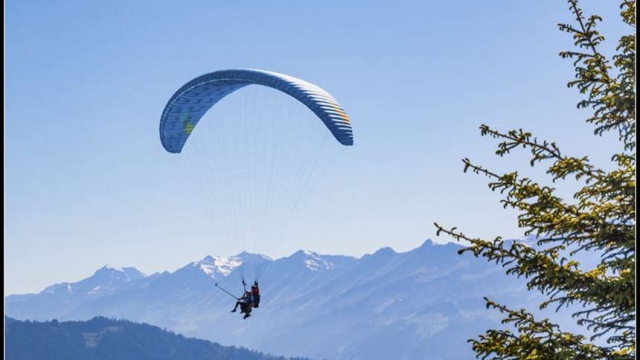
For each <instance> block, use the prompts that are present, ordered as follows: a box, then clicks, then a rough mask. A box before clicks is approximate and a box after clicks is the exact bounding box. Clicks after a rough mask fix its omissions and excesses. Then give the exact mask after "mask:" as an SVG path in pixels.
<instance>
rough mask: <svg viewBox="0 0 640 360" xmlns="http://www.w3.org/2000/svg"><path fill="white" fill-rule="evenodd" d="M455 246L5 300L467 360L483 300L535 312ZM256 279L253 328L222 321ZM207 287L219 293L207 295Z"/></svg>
mask: <svg viewBox="0 0 640 360" xmlns="http://www.w3.org/2000/svg"><path fill="white" fill-rule="evenodd" d="M460 248H461V246H460V245H458V244H455V243H448V244H444V245H440V244H435V243H433V242H432V241H431V240H427V241H425V242H424V243H423V244H422V245H421V246H419V247H418V248H416V249H413V250H411V251H408V252H396V251H394V250H393V249H391V248H388V247H387V248H382V249H380V250H378V251H376V252H375V253H373V254H367V255H364V256H362V257H360V258H355V257H349V256H340V255H320V254H317V253H314V252H310V251H302V250H301V251H298V252H296V253H294V254H292V255H291V256H288V257H284V258H281V259H277V260H272V259H270V258H268V257H266V256H263V255H259V254H250V253H246V252H244V253H241V254H238V255H236V256H232V257H220V256H206V257H204V258H203V259H201V260H199V261H194V262H192V263H189V264H187V265H186V266H184V267H182V268H180V269H178V270H176V271H174V272H163V273H155V274H152V275H146V274H144V273H143V272H141V271H139V270H137V269H136V268H133V267H127V268H113V267H109V266H105V267H103V268H101V269H99V270H97V271H96V272H95V274H93V275H92V276H90V277H88V278H86V279H84V280H82V281H79V282H75V283H61V284H55V285H52V286H49V287H47V288H46V289H44V290H43V291H41V292H40V293H38V294H26V295H10V296H8V297H6V298H5V313H6V315H7V316H11V317H13V318H16V319H32V320H40V321H44V320H50V319H57V320H60V321H62V320H87V319H91V318H93V317H94V316H105V317H114V318H124V319H129V320H132V321H136V322H143V323H148V324H151V325H156V326H159V327H164V328H167V329H170V330H172V331H175V332H178V333H181V334H184V335H185V336H192V337H197V338H202V339H207V340H211V341H215V342H218V343H221V344H223V345H234V346H244V347H247V348H251V349H256V350H258V351H261V352H267V353H274V354H279V355H284V356H304V357H310V358H314V359H338V360H342V359H368V360H375V359H454V360H455V359H467V358H470V357H472V356H473V353H472V351H471V348H470V345H469V344H468V343H467V342H466V340H467V339H469V338H472V337H476V336H477V335H478V334H482V333H484V331H485V330H486V329H488V328H490V327H493V328H496V327H503V326H502V325H501V324H500V314H499V313H497V312H496V311H491V310H486V309H485V304H484V301H483V299H482V297H483V296H488V297H490V298H491V299H492V300H497V301H500V302H502V303H505V304H509V305H510V306H512V307H516V308H518V307H527V308H532V307H533V308H535V304H537V303H539V300H540V298H539V297H538V296H537V295H536V294H535V293H530V292H528V291H527V289H526V284H525V281H524V280H522V279H517V278H514V277H510V276H506V275H505V274H504V269H502V268H501V267H499V266H496V265H495V264H489V263H487V262H486V261H485V260H483V259H477V258H474V257H473V256H472V255H468V254H464V255H459V254H458V250H459V249H460ZM255 275H260V276H259V283H260V289H261V294H262V300H261V303H260V307H259V308H258V309H254V311H253V313H252V317H250V318H249V319H247V320H243V319H242V317H241V316H240V315H239V314H231V313H230V310H231V309H232V307H233V305H234V303H235V300H234V299H233V298H232V297H231V296H229V294H227V293H225V292H224V291H221V289H220V288H218V286H219V287H221V288H222V289H225V290H228V291H230V292H231V293H233V294H234V295H235V294H237V296H240V295H241V294H242V291H243V288H242V284H241V279H242V278H243V277H244V278H245V279H246V280H247V282H252V281H253V280H254V276H255ZM216 284H217V285H218V286H216Z"/></svg>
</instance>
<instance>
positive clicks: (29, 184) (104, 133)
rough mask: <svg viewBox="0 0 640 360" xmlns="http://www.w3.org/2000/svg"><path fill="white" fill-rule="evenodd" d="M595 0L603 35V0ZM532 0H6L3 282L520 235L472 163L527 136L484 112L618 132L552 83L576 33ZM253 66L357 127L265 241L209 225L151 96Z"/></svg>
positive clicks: (547, 4)
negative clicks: (332, 102)
mask: <svg viewBox="0 0 640 360" xmlns="http://www.w3.org/2000/svg"><path fill="white" fill-rule="evenodd" d="M584 7H585V9H586V11H587V13H590V12H592V11H593V12H596V13H598V14H601V15H603V16H604V20H605V21H604V23H603V24H602V25H601V31H602V32H603V34H604V35H605V36H606V37H607V44H606V49H608V50H609V52H611V50H612V49H613V48H614V47H615V45H616V42H617V38H618V37H619V35H620V33H621V31H623V30H626V29H624V28H622V25H620V21H619V17H618V4H617V2H615V1H614V2H604V1H599V0H591V1H586V2H585V3H584ZM566 21H571V15H570V13H569V12H568V5H567V3H566V2H565V1H561V0H544V1H511V0H500V1H385V2H382V1H370V0H367V1H364V0H351V1H293V0H290V1H269V2H267V1H209V0H182V1H164V0H153V1H150V0H149V1H123V0H116V1H102V2H96V1H82V0H66V1H42V0H40V1H36V0H34V1H18V0H9V1H6V2H5V34H6V35H5V54H6V55H5V84H4V86H5V110H4V111H5V123H4V126H5V145H4V150H5V156H4V161H5V162H4V170H5V176H4V196H5V202H4V239H5V240H4V250H5V259H4V260H5V272H4V273H5V293H26V292H37V291H40V290H42V289H43V288H44V287H45V286H48V285H51V284H53V283H56V282H62V281H77V280H79V279H82V278H84V277H87V276H89V275H91V274H92V273H93V271H95V270H96V269H97V268H99V267H101V266H103V265H104V264H109V265H111V266H136V267H138V268H139V269H141V270H143V271H145V272H147V273H153V272H156V271H164V270H169V271H173V270H175V269H177V268H179V267H181V266H183V265H185V264H186V263H188V262H190V261H194V260H198V259H201V258H202V257H204V256H205V255H208V254H220V255H233V254H234V252H238V251H239V250H247V251H250V252H260V253H265V254H267V255H269V256H271V257H274V258H278V257H282V256H287V255H290V254H291V253H293V252H295V251H296V250H298V249H307V250H312V251H316V252H319V253H328V254H347V255H354V256H361V255H363V254H365V253H370V252H373V251H375V250H377V249H378V248H381V247H385V246H391V247H392V248H394V249H395V250H397V251H407V250H410V249H412V248H415V247H417V246H419V245H420V244H421V243H422V242H423V241H424V240H425V239H427V238H434V240H435V241H436V242H446V241H449V239H447V238H435V228H434V226H433V222H434V221H437V222H438V223H441V224H443V225H446V226H458V227H459V228H461V229H463V231H464V232H465V233H467V234H473V235H478V236H484V237H494V236H498V235H502V236H505V237H519V236H521V235H522V230H520V229H518V228H517V226H516V223H515V217H516V214H515V213H513V212H511V211H506V210H503V209H502V206H501V204H500V203H499V195H498V194H495V193H492V192H491V191H490V190H489V189H488V188H487V186H486V179H485V178H482V177H479V176H474V175H471V174H463V172H462V163H461V159H462V158H465V157H470V158H471V159H473V160H474V161H476V162H478V163H481V164H483V165H485V166H488V167H491V168H492V169H495V170H496V171H510V170H514V169H519V170H521V171H523V172H524V173H526V174H531V175H535V176H539V177H540V178H541V179H544V174H541V173H540V172H539V171H534V170H531V169H530V168H527V167H524V168H523V167H521V166H520V164H521V163H522V162H521V161H520V162H518V160H519V159H522V158H523V156H525V155H526V154H522V153H519V154H517V155H515V156H512V157H508V158H506V159H500V158H499V157H496V156H495V155H493V151H494V147H495V141H493V140H491V139H488V138H482V137H480V135H479V131H478V126H479V125H480V124H481V123H488V124H493V125H495V126H497V127H498V128H499V129H502V130H506V129H510V128H519V127H522V128H524V129H527V130H530V131H533V132H534V133H535V134H537V135H538V136H539V137H540V138H546V139H549V140H553V141H557V142H558V144H559V145H560V146H561V148H562V149H563V150H564V151H565V152H566V153H568V154H575V155H581V156H582V155H588V156H589V157H590V158H591V159H592V160H593V161H594V162H595V163H596V164H597V165H600V166H605V167H606V166H607V165H608V164H609V157H610V155H611V154H612V153H613V152H614V151H615V150H616V149H617V142H616V137H615V136H613V135H609V136H606V137H603V138H596V137H594V136H593V135H592V130H593V129H592V128H591V126H589V125H585V124H584V122H583V120H584V118H585V117H586V115H587V113H586V112H584V111H579V110H576V107H575V104H576V103H577V101H578V100H579V95H578V94H577V91H576V90H575V89H567V88H566V86H565V84H566V82H567V81H568V80H569V79H570V78H572V76H573V70H572V65H571V62H570V61H568V60H562V59H560V57H559V56H558V52H559V51H561V50H565V49H568V48H570V47H571V45H572V40H571V38H570V36H569V35H567V34H563V33H561V32H559V31H558V30H557V26H556V24H557V23H558V22H566ZM227 68H261V69H267V70H273V71H277V72H282V73H286V74H289V75H292V76H296V77H300V78H302V79H305V80H308V81H310V82H313V83H315V84H318V85H319V86H321V87H323V88H325V89H326V90H328V91H329V92H331V93H332V94H333V95H334V96H335V97H336V98H337V99H338V100H339V101H340V102H341V104H342V105H343V106H344V108H345V109H346V111H347V113H348V114H349V115H350V117H351V120H352V123H353V127H354V134H355V145H354V146H353V147H352V148H349V149H347V150H345V151H344V152H343V153H341V155H340V157H339V159H338V160H337V161H336V162H335V163H333V164H332V165H331V167H330V168H329V169H328V170H327V173H326V174H325V176H324V177H323V179H322V181H321V182H320V183H319V184H318V186H317V187H316V188H315V190H314V192H313V193H312V194H311V195H310V196H309V197H308V198H307V199H306V203H305V207H304V211H302V212H301V213H300V214H298V216H297V217H296V218H295V219H294V220H293V221H292V224H291V226H290V227H289V230H288V232H287V234H286V236H285V240H283V242H282V244H280V245H279V246H277V247H274V246H271V244H265V243H263V242H260V241H259V239H256V240H255V241H254V242H249V243H247V244H248V246H247V248H246V249H236V248H234V246H230V245H229V244H226V245H225V244H220V243H218V242H216V241H212V240H211V239H210V238H209V237H208V236H207V228H208V227H207V226H206V224H205V223H206V219H205V216H188V215H184V216H182V213H181V211H189V212H192V213H203V214H205V215H206V211H207V210H206V209H205V208H204V207H202V203H201V202H199V201H196V196H194V194H186V193H183V192H182V189H181V188H180V184H181V181H182V179H181V178H180V177H179V175H178V174H177V171H176V163H175V160H174V159H175V158H174V157H173V156H175V155H171V154H168V153H167V152H166V151H165V150H164V149H163V147H162V146H161V144H160V141H159V136H158V124H159V119H160V114H161V112H162V109H163V108H164V105H165V104H166V102H167V100H168V98H169V97H170V96H171V94H172V93H173V92H174V91H175V90H176V89H177V88H179V87H180V86H182V85H183V84H184V83H185V82H187V81H188V80H190V79H192V78H194V77H196V76H198V75H201V74H204V73H207V72H211V71H215V70H220V69H227Z"/></svg>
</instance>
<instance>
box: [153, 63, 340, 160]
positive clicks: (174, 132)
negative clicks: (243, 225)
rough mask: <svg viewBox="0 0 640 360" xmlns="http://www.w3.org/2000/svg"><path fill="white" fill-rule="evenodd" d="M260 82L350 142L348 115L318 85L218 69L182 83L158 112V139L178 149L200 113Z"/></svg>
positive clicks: (257, 72)
mask: <svg viewBox="0 0 640 360" xmlns="http://www.w3.org/2000/svg"><path fill="white" fill-rule="evenodd" d="M252 84H255V85H263V86H267V87H270V88H273V89H276V90H280V91H282V92H284V93H285V94H288V95H290V96H291V97H293V98H295V99H296V100H298V101H300V102H301V103H303V104H304V105H305V106H306V107H308V108H309V109H310V110H311V111H313V113H314V114H316V116H318V118H320V120H322V122H324V124H325V125H326V126H327V128H328V129H329V131H331V133H332V134H333V136H334V137H335V138H336V140H338V142H340V143H341V144H342V145H346V146H350V145H353V131H352V129H351V123H350V121H349V117H348V116H347V114H346V113H345V111H344V109H343V108H342V106H340V104H339V103H338V102H337V101H336V99H334V98H333V96H331V95H330V94H329V93H328V92H326V91H325V90H323V89H321V88H320V87H318V86H316V85H314V84H311V83H309V82H306V81H304V80H300V79H297V78H294V77H292V76H288V75H284V74H279V73H275V72H271V71H265V70H252V69H233V70H221V71H216V72H212V73H209V74H205V75H202V76H199V77H197V78H195V79H193V80H191V81H189V82H188V83H186V84H185V85H184V86H182V87H181V88H180V89H179V90H178V91H177V92H176V93H175V94H173V96H172V97H171V99H169V102H168V103H167V105H166V106H165V108H164V111H163V112H162V117H161V119H160V140H161V141H162V146H164V148H165V149H166V150H167V151H168V152H171V153H179V152H181V151H182V148H183V147H184V144H185V143H186V142H187V139H188V138H189V135H191V132H192V131H193V129H194V128H195V126H196V125H197V124H198V122H199V121H200V119H201V118H202V116H204V114H205V113H206V112H207V111H208V110H209V109H211V107H213V106H214V105H215V104H216V103H217V102H218V101H220V100H222V99H223V98H224V97H225V96H227V95H229V94H231V93H232V92H234V91H236V90H238V89H240V88H243V87H245V86H247V85H252Z"/></svg>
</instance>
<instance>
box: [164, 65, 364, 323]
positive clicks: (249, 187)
mask: <svg viewBox="0 0 640 360" xmlns="http://www.w3.org/2000/svg"><path fill="white" fill-rule="evenodd" d="M249 85H260V86H262V87H266V88H270V89H275V90H277V91H279V92H281V93H284V94H286V95H288V96H289V97H291V98H293V99H295V100H296V101H297V102H299V103H300V104H302V105H304V107H306V108H307V109H308V110H310V111H311V112H312V113H313V115H315V118H316V119H315V120H314V121H313V122H315V123H316V124H319V123H318V122H316V120H320V121H321V123H322V124H324V127H325V128H326V129H328V130H329V133H330V134H331V137H332V138H333V139H334V140H335V141H337V142H338V143H339V144H340V145H343V146H352V145H353V130H352V127H351V121H350V119H349V117H348V116H347V114H346V112H345V110H344V109H343V108H342V106H341V105H340V104H339V103H338V102H337V100H336V99H335V98H334V97H333V96H332V95H331V94H329V93H328V92H327V91H325V90H323V89H322V88H320V87H318V86H316V85H314V84H311V83H309V82H306V81H304V80H301V79H298V78H295V77H292V76H289V75H284V74H280V73H276V72H271V71H265V70H256V69H232V70H221V71H216V72H212V73H208V74H205V75H202V76H199V77H197V78H195V79H193V80H191V81H189V82H187V83H186V84H185V85H183V86H182V87H181V88H180V89H178V90H177V91H176V92H175V93H174V94H173V95H172V96H171V98H170V99H169V101H168V102H167V104H166V106H165V108H164V110H163V112H162V116H161V118H160V129H159V130H160V141H161V143H162V146H163V147H164V149H165V150H166V151H167V152H169V153H174V154H178V153H182V152H183V149H184V147H185V145H186V143H187V141H188V140H189V139H190V138H191V137H192V134H193V133H194V131H197V130H195V129H196V126H197V125H198V124H199V123H200V121H201V119H202V118H203V117H204V116H205V115H206V113H207V112H209V111H210V110H211V109H212V108H214V107H216V104H218V103H219V102H221V100H223V99H224V98H225V97H227V96H228V95H230V94H232V93H234V92H236V91H237V90H239V89H242V88H244V87H247V86H249ZM250 105H251V104H250ZM214 120H215V121H216V122H215V123H213V124H211V126H212V128H213V129H215V130H213V131H215V132H216V135H217V136H218V142H215V141H212V142H211V144H212V145H211V146H212V147H213V146H214V145H217V146H218V148H215V147H214V148H213V151H211V149H210V148H207V149H204V150H203V151H201V153H203V154H205V155H206V156H207V157H206V159H203V161H201V162H199V163H198V166H196V167H199V166H202V167H203V168H206V167H207V166H208V167H210V169H206V170H208V172H205V171H203V172H205V174H206V177H207V179H206V182H210V181H212V180H214V182H215V181H217V183H216V185H217V186H213V185H211V186H210V187H209V190H210V192H211V193H212V196H214V197H215V196H217V199H215V200H216V201H215V203H216V206H217V209H216V216H215V219H217V220H218V221H219V222H220V223H219V225H220V227H226V228H227V231H226V234H227V236H229V238H230V239H229V240H230V241H238V240H239V239H244V238H246V233H248V232H249V230H253V233H254V234H258V235H259V236H260V238H262V239H268V238H269V236H275V237H276V238H277V237H279V236H280V237H281V236H282V235H281V234H282V231H283V230H282V229H283V228H284V226H285V225H286V220H287V219H288V218H289V217H290V214H291V213H292V212H293V210H294V209H295V207H296V206H297V204H298V202H299V200H300V197H301V195H302V194H303V193H304V192H305V191H308V188H309V187H308V186H307V183H308V182H309V179H310V177H311V174H312V173H313V171H314V170H315V169H317V168H318V167H319V166H318V157H319V156H320V155H321V154H323V149H325V143H326V137H327V136H325V137H324V140H322V147H319V146H318V147H317V148H312V147H311V145H309V144H310V143H311V141H310V140H311V139H310V138H309V132H312V133H314V132H318V131H319V130H315V129H314V130H313V131H309V132H304V130H305V129H302V127H301V126H302V125H303V124H302V122H303V121H302V120H303V119H293V121H292V122H291V123H290V124H286V125H284V124H285V123H284V122H283V123H282V124H283V126H284V128H283V129H278V130H277V131H273V134H274V135H273V136H274V137H275V138H274V139H269V140H265V141H261V140H262V138H261V137H266V136H268V134H266V133H267V132H268V131H267V130H269V129H271V128H273V127H274V126H275V124H276V123H277V122H279V121H280V120H285V119H282V116H281V115H280V114H279V116H278V117H277V118H274V121H273V123H272V124H269V122H268V121H258V120H263V119H247V121H246V124H245V127H244V128H243V127H242V125H243V123H242V120H244V119H241V116H240V118H233V119H232V123H231V124H232V125H230V126H229V128H228V129H225V128H224V127H223V123H218V119H214ZM214 120H212V121H214ZM297 120H300V121H297ZM212 121H210V122H212ZM251 123H254V124H255V126H256V127H259V126H262V128H260V129H259V130H255V131H254V134H253V135H254V139H252V140H253V141H246V142H245V143H243V144H241V145H237V139H239V138H242V137H243V136H247V137H248V136H249V135H250V134H248V132H250V131H251V130H252V125H251ZM201 126H202V125H201ZM314 126H316V125H314ZM225 130H226V131H227V132H225ZM296 130H297V131H299V133H296V132H295V131H296ZM325 133H326V131H325ZM265 134H266V135H265ZM285 134H288V135H290V136H291V137H292V139H293V140H297V141H298V143H299V144H298V146H297V147H295V148H294V147H293V146H291V148H287V143H285V139H283V138H284V136H282V135H285ZM296 134H300V136H297V135H296ZM229 139H233V140H229ZM329 142H331V141H329ZM281 143H284V145H282V144H281ZM221 144H222V145H221ZM256 144H263V145H264V146H265V147H264V148H262V149H258V148H255V145H256ZM273 144H278V146H274V145H273ZM233 146H241V147H238V149H239V151H238V152H240V153H243V152H244V153H243V154H240V155H238V154H236V153H234V151H233V149H232V147H233ZM274 147H275V149H273V148H274ZM304 147H309V148H311V150H310V151H314V153H315V157H313V156H309V158H305V157H304V154H303V151H301V150H302V149H303V148H304ZM247 149H251V150H247ZM251 151H253V153H249V152H251ZM197 153H198V152H197ZM263 153H264V155H263ZM241 155H245V157H244V158H241ZM215 156H217V157H215ZM278 156H281V158H279V157H278ZM293 156H299V157H300V159H299V161H298V163H296V162H295V161H291V158H292V157H293ZM269 161H270V162H269ZM238 164H240V165H241V166H243V167H245V169H240V170H239V169H237V168H235V167H237V166H240V165H238ZM234 166H235V167H234ZM296 169H299V171H298V173H296V172H294V170H296ZM260 171H261V173H260ZM286 176H288V177H286ZM251 181H255V182H256V183H255V184H252V183H251ZM260 181H261V182H262V183H258V182H260ZM231 186H237V187H238V190H237V191H234V190H232V189H230V187H231ZM213 187H215V189H213V190H212V189H211V188H213ZM260 189H262V190H260ZM259 190H260V191H259ZM278 190H280V192H278ZM252 191H253V192H252ZM259 197H261V198H259ZM283 209H285V210H283ZM278 216H280V217H281V218H282V219H279V218H278ZM260 217H263V218H264V220H263V221H262V222H260V221H259V220H258V218H260ZM267 264H268V262H266V261H265V262H264V263H263V264H260V265H258V266H256V268H257V270H256V272H257V273H256V280H255V281H254V284H253V286H251V290H247V288H246V284H245V282H244V274H241V276H242V278H243V280H242V284H243V286H244V292H243V295H242V296H240V297H239V298H238V297H236V296H235V295H233V294H232V293H231V292H229V291H227V290H225V289H223V288H221V287H220V286H219V285H218V284H217V283H216V284H215V285H216V287H218V288H219V289H220V290H222V291H224V292H226V293H227V294H229V295H230V296H232V297H233V298H234V299H236V300H237V301H236V304H235V307H234V308H233V310H232V312H236V310H237V308H238V307H240V310H241V313H243V314H244V319H247V318H248V317H249V316H251V311H252V309H253V308H258V307H259V305H260V289H259V287H258V281H257V280H258V277H259V276H260V273H261V272H262V270H264V267H266V265H267Z"/></svg>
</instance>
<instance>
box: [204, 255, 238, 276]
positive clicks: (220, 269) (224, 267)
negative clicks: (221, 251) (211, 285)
mask: <svg viewBox="0 0 640 360" xmlns="http://www.w3.org/2000/svg"><path fill="white" fill-rule="evenodd" d="M240 265H242V259H240V258H238V257H228V258H227V257H223V256H211V255H209V256H206V257H205V258H204V259H202V260H200V261H197V262H194V263H193V266H195V267H198V268H200V269H201V270H202V271H203V272H204V273H205V274H207V275H209V276H211V277H212V278H215V275H216V274H221V275H223V276H229V274H231V272H232V271H233V269H235V268H237V267H238V266H240Z"/></svg>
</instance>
